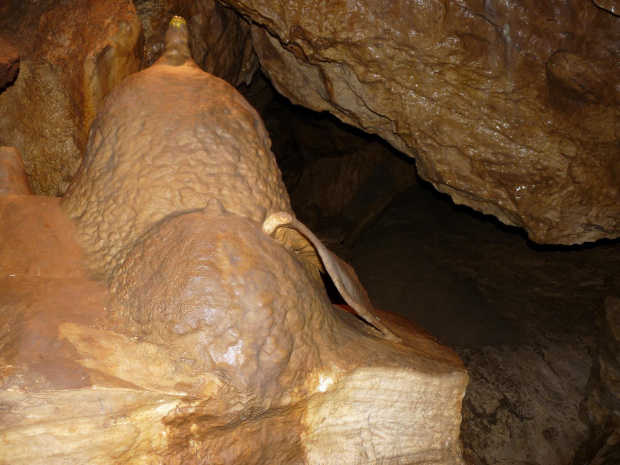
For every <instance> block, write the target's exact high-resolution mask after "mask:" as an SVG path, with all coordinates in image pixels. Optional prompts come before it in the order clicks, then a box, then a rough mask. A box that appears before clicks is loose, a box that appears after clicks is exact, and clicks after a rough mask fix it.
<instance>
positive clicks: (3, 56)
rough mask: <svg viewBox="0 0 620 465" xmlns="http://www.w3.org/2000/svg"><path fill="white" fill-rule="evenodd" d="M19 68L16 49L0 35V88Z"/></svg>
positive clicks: (13, 76)
mask: <svg viewBox="0 0 620 465" xmlns="http://www.w3.org/2000/svg"><path fill="white" fill-rule="evenodd" d="M18 69H19V56H18V55H17V50H15V49H14V48H13V47H11V45H10V44H9V43H8V42H7V41H6V40H4V39H3V38H2V37H0V90H2V87H4V85H5V84H6V83H7V82H11V81H12V80H13V78H15V75H16V74H17V70H18Z"/></svg>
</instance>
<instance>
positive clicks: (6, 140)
mask: <svg viewBox="0 0 620 465" xmlns="http://www.w3.org/2000/svg"><path fill="white" fill-rule="evenodd" d="M95 26H96V27H95ZM141 32H142V27H141V24H140V21H139V20H138V17H137V15H136V12H135V9H134V7H133V4H132V3H131V1H129V0H105V1H101V2H81V1H65V2H55V1H42V2H22V1H9V2H4V4H3V5H2V6H1V7H0V35H2V36H3V37H4V38H5V39H6V41H7V42H9V43H10V44H11V45H12V46H13V47H14V48H15V49H16V50H17V51H18V53H19V55H20V58H21V62H20V71H19V75H18V77H17V78H16V79H15V81H14V82H13V84H12V85H11V86H10V87H7V88H5V89H3V90H2V91H0V145H9V146H12V147H15V148H16V149H17V150H19V152H20V153H21V154H22V156H23V157H24V164H25V166H26V172H27V174H28V178H29V181H30V185H31V187H32V190H33V191H34V192H35V193H36V194H44V195H60V194H62V193H63V192H64V191H65V189H66V188H67V185H68V183H69V181H70V180H71V178H72V177H73V175H74V174H75V172H76V171H77V168H78V166H79V164H80V161H81V158H82V152H83V150H84V148H85V147H86V139H87V134H88V129H89V127H90V124H91V122H92V120H93V118H94V117H95V113H96V111H97V110H98V109H99V107H100V106H101V104H102V103H103V101H104V99H105V97H106V96H107V94H108V92H109V91H110V89H112V88H113V87H114V86H116V85H117V84H118V83H119V82H120V81H121V80H122V79H123V78H124V77H125V76H127V75H129V74H131V73H134V72H136V71H138V69H139V67H140V62H141V58H142V35H141Z"/></svg>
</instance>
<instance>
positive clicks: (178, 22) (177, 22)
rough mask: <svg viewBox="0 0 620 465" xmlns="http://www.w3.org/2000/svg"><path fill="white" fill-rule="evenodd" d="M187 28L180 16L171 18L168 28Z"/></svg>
mask: <svg viewBox="0 0 620 465" xmlns="http://www.w3.org/2000/svg"><path fill="white" fill-rule="evenodd" d="M182 26H187V23H186V22H185V19H184V18H183V17H182V16H173V17H172V19H171V20H170V24H169V27H182Z"/></svg>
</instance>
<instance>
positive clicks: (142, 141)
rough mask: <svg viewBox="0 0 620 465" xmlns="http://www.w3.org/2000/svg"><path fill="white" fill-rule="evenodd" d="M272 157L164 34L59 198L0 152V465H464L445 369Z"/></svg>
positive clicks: (105, 117)
mask: <svg viewBox="0 0 620 465" xmlns="http://www.w3.org/2000/svg"><path fill="white" fill-rule="evenodd" d="M163 109H165V110H166V111H163ZM269 146H270V142H269V138H268V136H267V133H266V131H265V128H264V125H263V123H262V120H261V119H260V117H259V116H258V114H257V113H256V112H255V111H254V109H253V108H252V107H251V106H250V105H249V104H248V102H247V101H246V100H245V99H244V98H243V97H242V96H241V94H239V93H238V92H237V91H236V90H235V89H234V88H233V87H232V86H230V85H229V84H227V83H226V82H225V81H223V80H221V79H219V78H217V77H215V76H212V75H210V74H207V73H205V72H204V71H202V70H201V69H200V68H199V67H198V66H197V64H196V63H195V62H194V61H193V60H192V58H191V56H190V51H189V48H188V29H187V26H186V22H185V21H184V20H183V19H182V18H180V17H174V18H173V19H172V20H171V22H170V28H169V29H168V31H167V32H166V35H165V45H164V49H163V52H162V54H161V56H160V58H159V59H158V60H157V62H156V63H155V64H154V65H153V66H152V67H150V68H148V69H146V70H143V71H141V72H140V73H137V74H135V75H134V76H131V77H129V78H128V79H125V80H124V81H123V82H122V83H121V84H120V85H119V86H117V88H116V89H114V90H113V91H112V92H111V94H110V96H109V98H108V99H107V101H106V103H105V105H104V106H103V108H102V110H101V111H100V112H99V113H98V115H97V117H96V119H95V121H94V122H93V124H92V128H91V131H90V135H89V142H88V148H87V151H86V154H85V157H84V160H83V162H82V165H81V166H80V169H79V171H78V173H77V174H76V176H75V178H74V180H73V181H72V183H71V185H70V187H69V189H68V191H67V193H66V195H65V196H64V197H63V198H62V199H59V198H50V197H43V196H34V195H28V191H27V190H24V187H25V186H24V183H25V177H24V171H23V165H21V164H20V163H19V152H18V151H16V150H15V149H13V148H4V147H3V148H2V149H0V150H1V152H0V154H1V155H2V158H0V162H2V165H0V169H1V170H2V171H0V174H1V173H3V172H6V173H7V175H6V176H2V177H0V182H3V183H5V184H6V186H3V185H2V184H0V192H2V193H4V195H3V196H2V197H0V259H1V260H2V268H0V285H2V288H3V289H5V292H3V293H2V294H0V328H2V331H3V333H4V334H5V335H6V336H5V337H4V339H3V341H2V345H0V404H1V405H2V409H0V444H2V447H1V448H0V462H2V463H6V462H10V463H12V464H22V463H23V464H26V463H33V458H34V459H35V460H36V461H38V463H46V464H51V463H67V462H75V463H93V464H99V463H101V464H109V463H129V464H134V463H135V464H138V463H140V464H143V463H147V464H151V463H152V464H163V463H165V464H201V463H213V464H240V465H252V464H256V465H259V464H272V463H278V464H280V463H282V464H300V465H301V464H312V465H314V464H316V465H318V464H321V465H323V464H325V465H331V464H333V465H340V464H349V463H351V464H352V463H384V464H394V465H398V464H405V463H406V464H415V463H419V464H424V463H441V464H445V465H462V464H463V463H464V462H463V460H462V453H461V445H460V441H459V432H460V429H459V426H460V422H461V404H462V399H463V396H464V393H465V388H466V386H467V382H468V375H467V373H466V371H465V369H464V366H463V364H462V362H461V361H460V359H459V358H458V357H457V356H456V354H455V353H454V352H453V351H452V350H450V349H448V348H447V347H445V346H443V345H441V344H440V343H439V342H437V341H436V340H435V339H434V338H433V337H432V336H430V335H429V334H427V333H426V332H425V331H423V330H421V329H420V328H418V327H417V326H415V325H414V324H413V323H411V322H409V321H407V320H405V319H403V318H401V317H398V316H396V315H393V314H389V313H385V312H381V311H376V312H374V311H373V309H372V305H371V304H370V300H369V299H368V296H367V294H366V291H365V290H364V289H363V288H362V286H361V284H360V283H359V281H358V279H357V276H356V274H355V272H354V271H353V269H352V268H351V267H350V266H349V265H347V264H346V263H345V262H343V261H342V260H340V259H339V258H338V257H336V256H335V255H333V254H332V253H331V252H329V251H328V250H327V249H326V247H325V246H324V245H323V244H322V243H321V242H320V241H318V239H317V238H316V237H315V236H314V235H313V234H312V233H311V232H310V231H309V230H308V229H307V228H306V227H305V226H304V225H303V224H301V223H300V222H299V221H298V220H297V219H296V218H295V217H294V215H293V214H292V211H291V209H290V203H289V198H288V195H287V193H286V190H285V189H284V184H283V182H282V179H281V174H280V172H279V170H278V167H277V165H276V163H275V156H274V155H273V154H272V153H271V151H270V150H269ZM72 220H73V221H72ZM78 242H79V244H80V245H81V247H80V246H79V245H78ZM85 265H88V266H90V268H91V270H94V271H95V272H96V274H97V276H96V277H95V276H94V275H93V273H91V272H89V271H87V270H86V267H85ZM319 269H322V270H324V271H325V274H326V275H328V276H329V277H331V279H332V281H333V283H334V285H335V287H336V288H337V289H338V290H339V291H340V293H341V295H342V297H343V298H344V300H345V301H346V302H347V303H348V304H349V305H350V307H349V306H341V307H340V308H337V307H335V306H334V305H332V302H331V301H330V299H329V297H328V294H327V292H326V289H325V286H324V284H323V282H322V280H320V279H319V277H318V272H317V271H318V270H319ZM98 278H103V279H98ZM355 313H356V314H357V315H358V316H359V317H360V318H357V317H356V316H355ZM363 320H365V322H364V321H363Z"/></svg>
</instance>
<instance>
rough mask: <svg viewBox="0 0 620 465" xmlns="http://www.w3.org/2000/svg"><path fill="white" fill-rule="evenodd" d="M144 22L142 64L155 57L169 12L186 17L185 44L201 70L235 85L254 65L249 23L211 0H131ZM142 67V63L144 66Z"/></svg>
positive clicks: (245, 80) (247, 78)
mask: <svg viewBox="0 0 620 465" xmlns="http://www.w3.org/2000/svg"><path fill="white" fill-rule="evenodd" d="M133 3H134V5H135V6H136V10H137V12H138V16H139V17H140V20H141V21H142V24H143V26H144V46H145V51H146V54H145V57H144V58H145V65H148V66H150V65H152V64H153V63H155V61H157V59H158V58H159V56H160V55H161V53H162V51H163V49H164V35H165V33H166V30H167V29H168V22H169V21H170V19H171V18H172V16H173V15H179V16H182V17H183V18H185V20H186V21H187V28H188V30H189V48H190V50H191V53H192V58H193V59H194V61H195V62H196V63H197V64H198V66H200V68H202V69H203V70H204V71H206V72H208V73H210V74H213V75H214V76H217V77H219V78H221V79H224V80H225V81H227V82H229V83H231V84H232V85H234V86H237V85H239V84H241V83H246V84H247V83H249V81H250V80H251V79H252V76H253V75H254V73H255V71H256V70H257V68H258V60H257V58H256V55H255V54H254V51H253V50H252V42H251V38H250V25H249V24H248V23H247V22H246V21H244V20H243V19H241V17H240V16H239V15H237V14H236V13H235V12H234V11H233V10H231V9H230V8H226V7H224V6H223V5H222V4H221V3H218V2H217V1H215V0H193V1H190V2H187V1H179V0H135V1H134V2H133ZM145 67H146V66H145Z"/></svg>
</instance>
